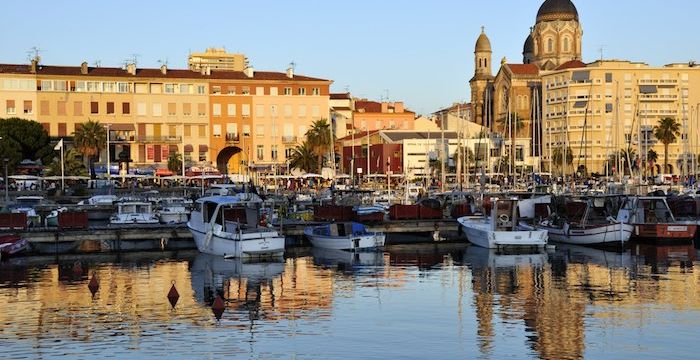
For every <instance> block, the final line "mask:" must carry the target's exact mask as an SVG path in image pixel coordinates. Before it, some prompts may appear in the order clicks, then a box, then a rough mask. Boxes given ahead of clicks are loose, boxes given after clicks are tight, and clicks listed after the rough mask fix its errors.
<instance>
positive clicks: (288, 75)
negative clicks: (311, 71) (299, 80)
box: [287, 66, 294, 79]
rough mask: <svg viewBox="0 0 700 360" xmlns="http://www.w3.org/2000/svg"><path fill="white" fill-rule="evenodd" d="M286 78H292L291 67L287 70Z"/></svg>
mask: <svg viewBox="0 0 700 360" xmlns="http://www.w3.org/2000/svg"><path fill="white" fill-rule="evenodd" d="M287 77H288V78H290V79H293V78H294V68H293V67H291V66H290V67H288V68H287Z"/></svg>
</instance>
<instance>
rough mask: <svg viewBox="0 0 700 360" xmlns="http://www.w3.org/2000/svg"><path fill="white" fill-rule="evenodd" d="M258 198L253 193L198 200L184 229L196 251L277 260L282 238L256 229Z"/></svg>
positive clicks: (281, 250) (280, 253)
mask: <svg viewBox="0 0 700 360" xmlns="http://www.w3.org/2000/svg"><path fill="white" fill-rule="evenodd" d="M261 204H262V199H261V198H260V197H259V196H258V195H256V194H253V193H238V194H235V195H233V196H210V197H203V198H200V199H198V200H197V201H196V202H195V204H194V206H195V208H194V210H193V211H192V215H191V216H190V221H189V222H188V223H187V227H188V228H189V229H190V232H192V235H193V237H194V241H195V243H196V245H197V249H199V251H200V252H203V253H206V254H211V255H217V256H224V257H231V258H252V257H279V256H282V255H283V254H284V243H285V239H284V236H281V235H279V234H278V233H277V231H275V230H273V229H270V228H267V227H263V226H260V224H259V223H260V219H259V217H260V216H259V207H260V205H261Z"/></svg>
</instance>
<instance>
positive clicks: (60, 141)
mask: <svg viewBox="0 0 700 360" xmlns="http://www.w3.org/2000/svg"><path fill="white" fill-rule="evenodd" d="M53 149H54V150H61V149H63V139H61V140H59V141H58V144H56V146H54V147H53Z"/></svg>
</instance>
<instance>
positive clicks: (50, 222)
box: [44, 206, 68, 227]
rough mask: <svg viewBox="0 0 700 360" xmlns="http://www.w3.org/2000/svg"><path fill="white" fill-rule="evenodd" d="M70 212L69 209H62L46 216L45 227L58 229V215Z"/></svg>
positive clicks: (52, 211)
mask: <svg viewBox="0 0 700 360" xmlns="http://www.w3.org/2000/svg"><path fill="white" fill-rule="evenodd" d="M66 211H68V208H67V207H65V206H64V207H60V208H58V209H55V210H51V212H50V213H49V214H48V215H46V217H45V218H44V225H45V226H46V227H57V226H58V214H60V213H63V212H66Z"/></svg>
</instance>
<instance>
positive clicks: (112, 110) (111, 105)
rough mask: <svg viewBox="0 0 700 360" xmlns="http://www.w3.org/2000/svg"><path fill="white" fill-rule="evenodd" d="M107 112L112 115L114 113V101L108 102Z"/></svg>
mask: <svg viewBox="0 0 700 360" xmlns="http://www.w3.org/2000/svg"><path fill="white" fill-rule="evenodd" d="M107 114H110V115H113V114H114V103H113V102H108V103H107Z"/></svg>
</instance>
